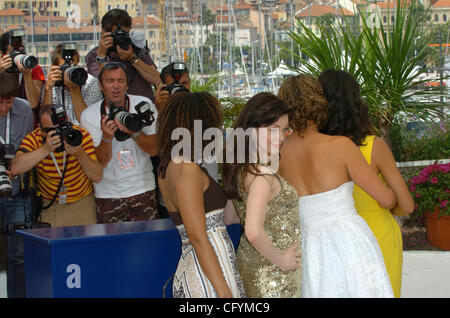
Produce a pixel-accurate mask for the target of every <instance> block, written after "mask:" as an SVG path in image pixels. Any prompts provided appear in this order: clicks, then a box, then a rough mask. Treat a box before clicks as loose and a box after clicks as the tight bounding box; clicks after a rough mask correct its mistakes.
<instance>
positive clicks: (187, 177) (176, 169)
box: [167, 161, 202, 186]
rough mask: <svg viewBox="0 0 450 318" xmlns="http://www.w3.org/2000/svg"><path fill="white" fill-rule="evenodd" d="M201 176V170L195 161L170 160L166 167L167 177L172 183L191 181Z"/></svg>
mask: <svg viewBox="0 0 450 318" xmlns="http://www.w3.org/2000/svg"><path fill="white" fill-rule="evenodd" d="M201 176H202V171H201V169H200V167H199V166H198V165H197V164H196V163H191V162H179V163H175V162H173V161H172V162H170V163H169V166H168V167H167V177H168V179H169V181H170V183H171V184H172V185H175V186H177V185H179V184H184V183H192V182H193V180H198V179H199V178H201Z"/></svg>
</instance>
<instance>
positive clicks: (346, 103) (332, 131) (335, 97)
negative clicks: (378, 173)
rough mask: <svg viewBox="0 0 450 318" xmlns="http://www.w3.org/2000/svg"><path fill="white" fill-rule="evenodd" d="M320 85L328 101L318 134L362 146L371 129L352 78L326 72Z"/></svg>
mask: <svg viewBox="0 0 450 318" xmlns="http://www.w3.org/2000/svg"><path fill="white" fill-rule="evenodd" d="M319 82H320V84H321V85H322V87H323V90H324V93H325V97H326V98H327V100H328V114H327V120H326V122H325V124H324V125H323V126H322V127H321V129H320V132H322V133H324V134H328V135H340V136H346V137H349V138H350V139H352V140H353V142H354V143H355V144H356V145H358V146H361V145H362V143H363V141H364V138H365V137H366V136H367V135H370V134H374V129H373V126H372V123H371V122H370V118H369V111H368V108H367V106H366V105H365V104H364V102H363V100H362V98H361V92H360V88H359V85H358V83H357V82H356V80H355V78H354V77H353V76H352V75H350V74H349V73H347V72H345V71H340V70H332V69H329V70H326V71H324V72H322V74H320V76H319Z"/></svg>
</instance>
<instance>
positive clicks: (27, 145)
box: [11, 105, 103, 226]
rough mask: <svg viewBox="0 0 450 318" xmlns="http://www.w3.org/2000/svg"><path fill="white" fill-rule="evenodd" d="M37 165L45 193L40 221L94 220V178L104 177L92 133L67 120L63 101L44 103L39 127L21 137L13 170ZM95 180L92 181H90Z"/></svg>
mask: <svg viewBox="0 0 450 318" xmlns="http://www.w3.org/2000/svg"><path fill="white" fill-rule="evenodd" d="M35 166H36V167H37V172H38V188H39V190H40V192H41V193H42V201H43V206H48V205H49V204H50V203H52V204H51V205H50V207H49V208H47V209H43V210H42V212H41V221H42V222H46V223H50V224H51V226H71V225H88V224H95V223H96V218H95V201H94V195H93V189H92V182H100V180H101V179H102V171H103V169H102V166H101V164H100V163H99V161H98V160H97V157H96V155H95V149H94V146H93V142H92V138H91V136H90V135H89V133H88V132H87V131H86V130H85V129H83V128H81V127H78V126H76V125H74V126H73V127H72V125H71V124H70V123H69V122H68V121H67V116H66V114H65V112H64V108H63V107H62V105H44V106H42V107H41V110H40V111H39V125H38V128H36V129H35V130H33V131H32V132H31V133H29V134H28V135H27V136H26V137H25V138H24V139H23V141H22V143H21V145H20V147H19V149H18V151H17V153H16V158H14V159H13V160H12V166H11V172H12V173H13V174H18V173H23V172H25V171H28V170H30V169H32V168H33V167H35ZM91 181H92V182H91Z"/></svg>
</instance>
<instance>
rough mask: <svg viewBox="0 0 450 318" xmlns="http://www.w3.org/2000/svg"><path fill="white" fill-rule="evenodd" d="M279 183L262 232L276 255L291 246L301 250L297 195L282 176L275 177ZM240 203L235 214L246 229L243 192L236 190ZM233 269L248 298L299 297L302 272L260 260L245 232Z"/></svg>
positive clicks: (270, 202) (236, 205)
mask: <svg viewBox="0 0 450 318" xmlns="http://www.w3.org/2000/svg"><path fill="white" fill-rule="evenodd" d="M275 176H276V177H278V180H279V181H280V183H281V191H280V192H279V193H278V194H277V195H276V196H275V197H274V198H273V199H272V200H271V201H269V203H268V205H267V209H266V218H265V222H264V230H265V231H266V233H267V235H268V236H269V237H270V239H271V240H272V242H273V244H274V246H275V247H276V248H277V249H278V250H279V251H284V250H286V249H287V248H289V247H290V246H291V245H292V244H294V243H297V244H298V251H300V249H301V245H302V244H301V234H300V220H299V215H298V194H297V191H296V190H295V188H294V187H293V186H292V185H290V184H289V183H288V182H287V181H286V180H284V179H283V178H282V177H281V176H279V175H277V174H275ZM239 194H240V196H241V198H242V199H243V201H242V202H240V201H238V200H233V203H234V206H235V208H236V211H237V213H238V215H239V217H240V219H241V224H242V226H243V227H244V228H245V215H246V209H245V204H246V201H247V195H248V193H246V191H243V189H242V188H240V189H239ZM236 265H237V268H238V270H239V273H240V275H241V278H242V281H243V283H244V289H245V292H246V294H247V297H250V298H293V297H300V296H301V295H300V293H301V268H297V269H296V270H291V271H288V272H283V271H282V270H281V269H280V268H279V267H278V266H276V265H275V264H273V263H272V262H270V261H269V260H268V259H266V258H265V257H264V256H262V255H261V254H260V253H259V252H258V251H257V250H256V249H255V248H254V247H253V246H252V245H251V244H250V242H249V241H248V240H247V237H246V235H245V232H244V233H243V234H242V236H241V240H240V243H239V247H238V250H237V252H236Z"/></svg>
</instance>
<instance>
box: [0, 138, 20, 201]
mask: <svg viewBox="0 0 450 318" xmlns="http://www.w3.org/2000/svg"><path fill="white" fill-rule="evenodd" d="M15 156H16V152H15V149H14V145H11V144H0V197H9V196H10V195H11V193H12V183H11V180H10V179H9V177H8V174H7V173H6V170H8V169H9V168H10V166H11V160H12V159H13V158H14V157H15Z"/></svg>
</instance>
